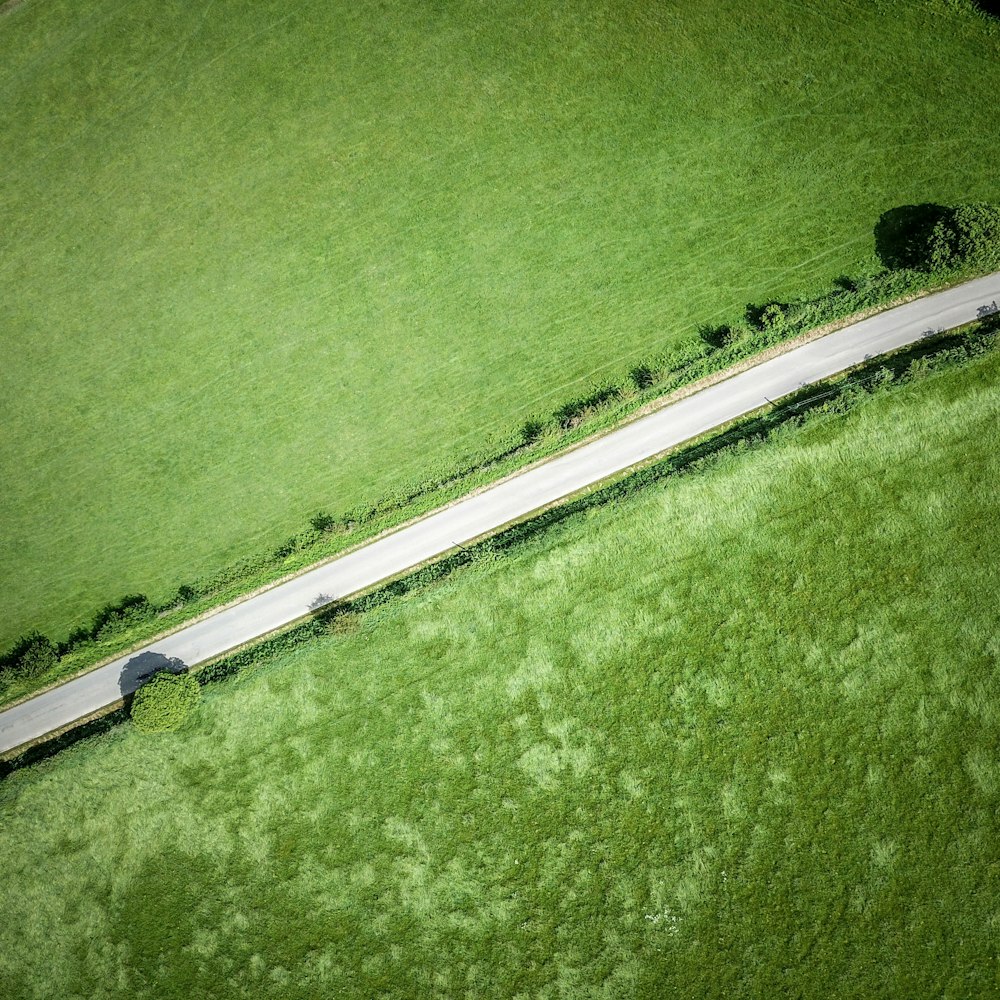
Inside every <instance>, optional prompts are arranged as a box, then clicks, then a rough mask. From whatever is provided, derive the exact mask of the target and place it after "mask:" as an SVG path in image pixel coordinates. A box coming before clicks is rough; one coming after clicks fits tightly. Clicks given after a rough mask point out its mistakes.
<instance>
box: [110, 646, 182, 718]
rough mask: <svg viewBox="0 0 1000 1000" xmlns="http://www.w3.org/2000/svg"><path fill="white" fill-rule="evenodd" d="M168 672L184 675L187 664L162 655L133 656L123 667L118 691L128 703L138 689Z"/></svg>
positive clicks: (146, 653)
mask: <svg viewBox="0 0 1000 1000" xmlns="http://www.w3.org/2000/svg"><path fill="white" fill-rule="evenodd" d="M164 670H167V671H169V672H170V673H172V674H182V673H184V671H185V670H187V664H186V663H185V662H184V661H183V660H179V659H177V657H176V656H164V655H163V654H162V653H153V652H149V651H147V652H145V653H140V654H139V655H138V656H133V657H132V659H131V660H129V661H128V663H126V664H125V666H124V667H122V672H121V674H120V675H119V677H118V690H119V691H121V693H122V697H123V698H125V700H126V705H127V703H128V702H129V701H130V700H131V696H132V695H133V694H135V692H136V689H137V688H140V687H142V685H143V684H145V683H146V681H148V680H149V679H150V677H152V676H153V675H154V674H158V673H161V672H162V671H164Z"/></svg>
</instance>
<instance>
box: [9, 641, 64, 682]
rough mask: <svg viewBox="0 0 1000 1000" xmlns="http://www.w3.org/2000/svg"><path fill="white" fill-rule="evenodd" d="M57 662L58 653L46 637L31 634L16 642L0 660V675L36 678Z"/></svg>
mask: <svg viewBox="0 0 1000 1000" xmlns="http://www.w3.org/2000/svg"><path fill="white" fill-rule="evenodd" d="M58 660H59V653H58V652H57V651H56V647H55V646H54V645H53V643H52V640H51V639H49V637H48V636H45V635H39V634H38V633H37V632H32V633H31V634H30V635H26V636H24V638H22V639H20V640H18V642H17V644H16V645H15V646H14V648H13V649H11V650H10V652H9V653H7V654H6V655H5V656H4V657H3V658H2V659H0V674H7V675H8V676H11V677H38V676H39V675H40V674H43V673H45V671H46V670H48V669H49V668H50V667H54V666H55V665H56V663H57V661H58Z"/></svg>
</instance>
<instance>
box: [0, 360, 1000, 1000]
mask: <svg viewBox="0 0 1000 1000" xmlns="http://www.w3.org/2000/svg"><path fill="white" fill-rule="evenodd" d="M998 378H1000V357H998V356H997V355H995V354H993V355H987V356H985V357H984V358H982V359H980V360H978V361H976V362H973V363H971V364H969V365H967V366H965V367H963V368H961V369H957V370H952V371H950V372H945V373H943V374H939V375H937V376H933V377H931V378H929V379H927V380H926V381H922V382H916V383H913V384H911V385H909V386H907V387H905V388H901V389H899V388H898V389H896V390H895V391H894V392H892V393H891V394H889V395H884V396H879V397H876V398H874V399H873V400H871V401H869V402H867V403H865V404H863V405H861V406H859V407H858V408H857V409H855V410H853V411H852V412H851V413H850V414H849V415H848V416H847V417H845V418H833V419H829V420H826V421H824V422H821V423H814V424H811V425H809V426H808V427H807V428H806V429H805V430H803V431H795V432H791V433H789V434H788V435H787V437H784V438H783V439H780V438H779V439H778V440H777V441H775V442H774V443H772V444H769V445H767V446H766V447H764V448H763V449H760V450H757V451H750V452H744V453H743V454H739V453H733V454H730V455H728V457H726V458H725V459H724V460H722V461H721V462H720V463H718V464H717V465H715V466H714V467H712V468H710V469H709V470H707V471H704V472H700V473H697V474H693V475H689V476H685V477H681V478H677V479H672V480H668V481H667V482H666V484H665V487H663V488H657V489H651V490H649V491H648V492H645V493H642V494H638V495H636V496H635V497H633V498H632V499H631V500H629V501H626V502H622V503H620V504H618V505H615V506H608V507H604V508H594V509H593V510H592V511H591V512H590V513H588V514H587V515H586V516H580V517H578V518H577V519H576V520H574V521H570V522H566V523H564V524H563V525H562V526H561V527H560V528H558V529H556V530H554V531H551V532H549V533H547V534H545V535H541V536H537V537H536V539H535V541H533V542H532V543H530V544H527V545H526V546H525V547H524V548H523V549H522V550H520V551H519V552H517V553H516V554H514V555H512V556H510V557H508V558H505V559H502V560H500V561H499V562H497V563H495V564H489V563H480V564H476V565H474V566H473V567H471V568H470V569H468V570H466V571H465V572H463V573H461V574H458V575H456V576H454V577H452V578H450V579H449V580H448V581H446V582H445V583H443V584H441V585H440V586H438V587H437V588H435V589H433V590H431V591H428V592H425V593H423V594H418V595H415V596H414V597H411V598H409V599H406V600H401V601H398V602H395V603H394V604H392V605H389V606H387V607H386V608H385V609H384V610H383V612H382V613H380V614H379V615H378V616H369V617H366V618H362V619H361V620H360V622H359V623H357V628H356V629H355V631H353V632H346V633H344V632H342V633H340V634H337V635H331V636H330V637H329V638H328V639H325V640H319V641H317V642H316V643H315V644H313V645H311V646H307V647H303V648H302V649H301V650H300V651H299V652H297V653H294V654H291V655H288V656H285V657H283V658H279V659H278V660H276V661H274V662H273V663H271V664H270V665H269V666H267V667H266V668H262V669H261V670H260V671H259V672H257V673H254V674H250V675H248V676H246V677H244V679H243V680H242V681H241V682H238V683H230V684H221V685H218V686H216V687H210V688H208V689H206V693H207V695H208V698H207V700H206V702H205V703H204V704H203V706H202V708H201V709H200V715H199V716H198V717H197V719H196V721H194V722H193V723H192V724H191V725H190V727H189V728H188V729H187V730H186V731H183V732H181V733H177V734H173V735H170V736H165V737H163V738H161V739H148V738H147V739H143V738H140V737H139V736H138V735H137V734H135V733H134V732H133V731H131V730H130V729H128V728H122V729H120V730H118V731H115V732H114V733H112V734H111V735H108V736H105V737H101V738H97V739H94V740H92V741H90V742H88V743H85V744H82V745H79V746H77V747H76V748H74V749H72V750H70V751H68V752H66V753H65V754H63V755H61V756H60V757H58V758H56V759H54V760H52V761H50V762H48V763H46V764H44V765H40V766H37V767H35V768H32V769H29V770H24V771H21V772H17V773H15V774H14V775H13V776H12V777H10V778H9V779H7V780H6V781H5V782H4V783H3V786H2V788H0V836H2V841H3V846H4V851H3V854H4V863H3V866H2V867H0V912H3V914H4V921H3V923H2V924H0V986H2V987H3V989H2V992H3V994H4V995H5V996H10V997H12V998H14V1000H18V998H20V997H30V996H60V997H71V996H86V997H114V996H128V997H157V998H167V997H184V998H187V997H192V996H201V995H211V996H214V997H228V996H233V997H239V996H252V997H264V996H275V995H280V996H282V997H289V998H295V997H317V998H320V997H324V998H325V997H330V996H337V997H345V998H350V997H358V998H365V1000H369V998H375V997H393V998H397V997H398V998H410V997H449V998H451V997H482V996H488V997H492V996H495V997H504V998H522V997H523V998H526V997H552V998H556V997H573V998H578V997H584V998H585V997H607V998H609V1000H611V998H613V1000H617V998H620V997H624V996H627V997H636V998H650V1000H653V998H655V1000H660V998H663V997H671V996H677V997H714V996H718V997H723V996H728V997H732V996H739V997H761V998H765V997H766V998H773V997H782V996H787V997H830V996H835V997H838V998H841V997H858V998H864V1000H871V998H876V997H885V998H896V997H929V996H941V997H952V998H956V1000H958V998H962V1000H965V998H970V997H976V998H978V997H986V996H990V995H993V994H994V993H995V992H996V991H997V988H998V986H1000V980H998V965H997V950H998V945H997V942H998V933H1000V902H998V900H1000V870H998V868H997V864H996V844H997V843H998V841H1000V820H998V816H1000V813H998V811H997V804H998V795H1000V758H998V755H997V747H998V746H1000V673H998V657H1000V641H998V639H1000V637H998V632H997V614H996V594H997V590H998V582H1000V581H998V571H997V566H998V565H1000V541H998V539H1000V533H998V531H997V528H998V525H1000V503H998V492H997V483H998V481H1000V457H998V456H1000V421H998V416H1000V387H998Z"/></svg>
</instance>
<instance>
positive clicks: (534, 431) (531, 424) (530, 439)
mask: <svg viewBox="0 0 1000 1000" xmlns="http://www.w3.org/2000/svg"><path fill="white" fill-rule="evenodd" d="M544 430H545V424H544V423H543V422H542V421H541V420H526V421H525V422H524V424H523V425H522V427H521V440H522V441H523V442H524V443H525V444H534V443H535V442H536V441H537V440H538V439H539V438H540V437H541V436H542V432H543V431H544Z"/></svg>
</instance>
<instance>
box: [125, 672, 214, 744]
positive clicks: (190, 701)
mask: <svg viewBox="0 0 1000 1000" xmlns="http://www.w3.org/2000/svg"><path fill="white" fill-rule="evenodd" d="M199 701H201V686H200V685H199V684H198V680H197V678H195V677H194V675H192V674H171V673H167V672H165V671H164V672H162V673H158V674H156V675H155V676H154V677H153V678H152V679H151V680H149V681H148V682H147V683H146V684H144V685H143V686H142V687H141V688H139V690H138V691H136V693H135V698H134V699H133V700H132V712H131V715H132V722H133V723H134V724H135V728H136V729H138V730H139V731H140V732H143V733H166V732H170V731H172V730H174V729H177V728H179V727H180V726H181V725H183V723H184V720H185V719H187V717H188V716H189V715H190V714H191V713H192V712H193V711H194V710H195V708H197V707H198V702H199Z"/></svg>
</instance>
